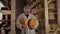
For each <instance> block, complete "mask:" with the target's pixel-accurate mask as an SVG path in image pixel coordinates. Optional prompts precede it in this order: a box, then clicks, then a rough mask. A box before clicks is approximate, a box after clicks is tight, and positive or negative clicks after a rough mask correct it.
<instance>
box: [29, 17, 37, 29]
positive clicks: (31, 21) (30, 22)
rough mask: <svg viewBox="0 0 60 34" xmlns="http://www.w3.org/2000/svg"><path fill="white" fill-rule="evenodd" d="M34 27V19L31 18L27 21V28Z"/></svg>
mask: <svg viewBox="0 0 60 34" xmlns="http://www.w3.org/2000/svg"><path fill="white" fill-rule="evenodd" d="M35 25H36V19H34V18H31V19H30V20H29V21H28V26H29V28H32V27H34V26H35Z"/></svg>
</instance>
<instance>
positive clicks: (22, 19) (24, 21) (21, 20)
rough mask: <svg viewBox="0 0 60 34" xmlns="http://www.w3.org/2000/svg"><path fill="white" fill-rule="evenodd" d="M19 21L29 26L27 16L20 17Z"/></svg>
mask: <svg viewBox="0 0 60 34" xmlns="http://www.w3.org/2000/svg"><path fill="white" fill-rule="evenodd" d="M19 21H20V23H21V24H24V25H25V26H27V19H26V18H20V19H19Z"/></svg>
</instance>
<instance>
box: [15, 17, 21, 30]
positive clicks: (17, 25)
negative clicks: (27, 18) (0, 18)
mask: <svg viewBox="0 0 60 34" xmlns="http://www.w3.org/2000/svg"><path fill="white" fill-rule="evenodd" d="M20 18H21V16H19V17H18V18H17V20H16V27H17V28H19V29H22V24H21V23H20V22H19V19H20Z"/></svg>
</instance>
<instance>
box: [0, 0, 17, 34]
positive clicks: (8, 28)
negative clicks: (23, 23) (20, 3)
mask: <svg viewBox="0 0 60 34" xmlns="http://www.w3.org/2000/svg"><path fill="white" fill-rule="evenodd" d="M6 1H8V0H6ZM15 3H16V2H15V0H11V10H0V12H1V13H2V14H3V15H2V16H3V18H2V20H0V22H2V27H1V29H0V30H1V33H0V34H16V31H15Z"/></svg>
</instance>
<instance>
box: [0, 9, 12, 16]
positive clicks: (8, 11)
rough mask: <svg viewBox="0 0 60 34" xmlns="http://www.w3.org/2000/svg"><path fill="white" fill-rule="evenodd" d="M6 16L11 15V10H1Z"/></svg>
mask: <svg viewBox="0 0 60 34" xmlns="http://www.w3.org/2000/svg"><path fill="white" fill-rule="evenodd" d="M0 12H2V13H3V14H4V15H6V14H11V10H0Z"/></svg>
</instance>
